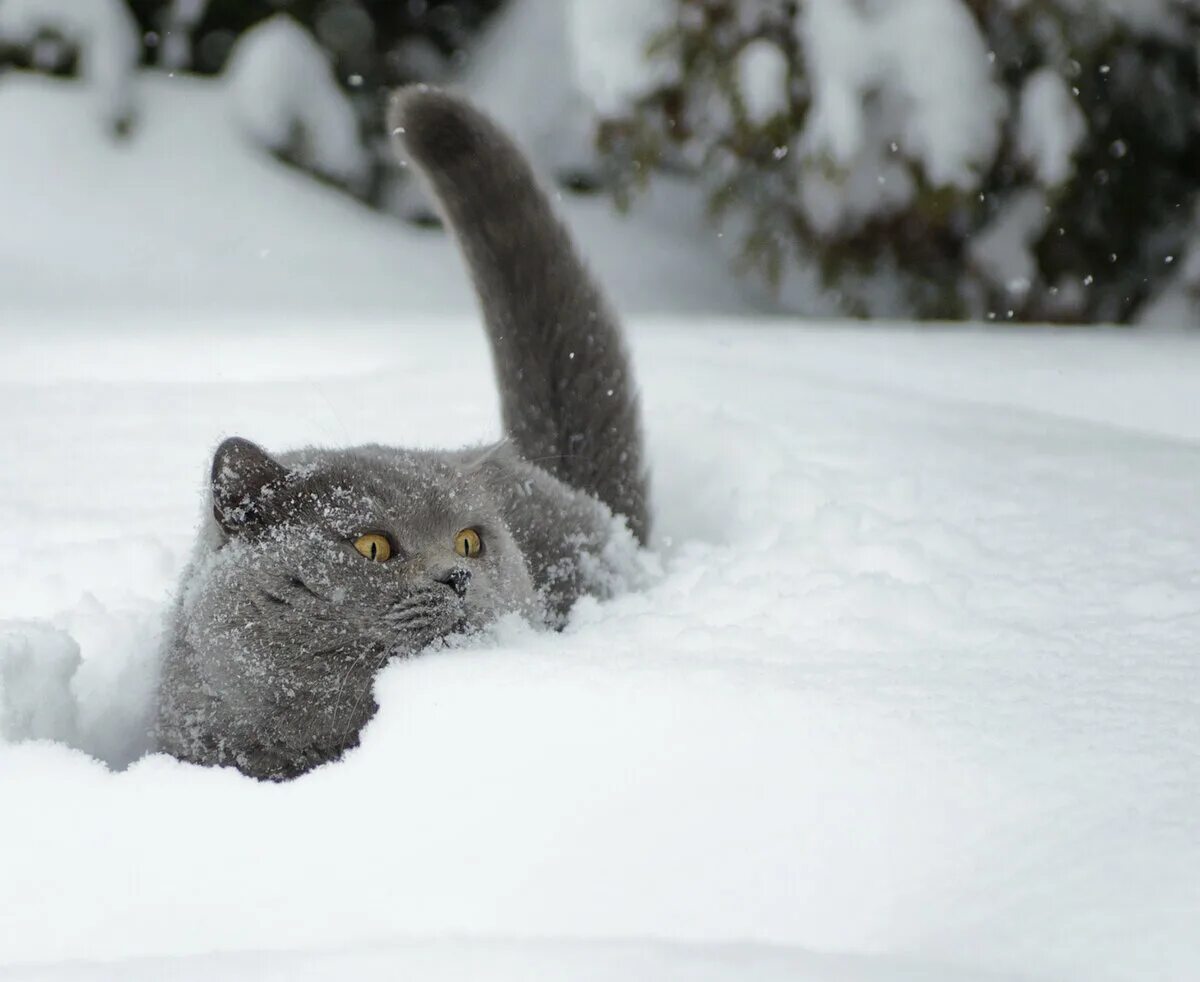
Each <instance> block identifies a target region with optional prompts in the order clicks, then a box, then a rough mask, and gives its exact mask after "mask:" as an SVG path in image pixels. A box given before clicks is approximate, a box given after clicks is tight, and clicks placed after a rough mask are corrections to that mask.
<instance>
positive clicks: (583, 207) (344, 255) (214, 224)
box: [0, 73, 746, 372]
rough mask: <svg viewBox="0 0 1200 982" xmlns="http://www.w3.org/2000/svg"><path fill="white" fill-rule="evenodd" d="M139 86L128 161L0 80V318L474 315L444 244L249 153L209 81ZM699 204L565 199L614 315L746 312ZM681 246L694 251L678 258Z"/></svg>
mask: <svg viewBox="0 0 1200 982" xmlns="http://www.w3.org/2000/svg"><path fill="white" fill-rule="evenodd" d="M137 83H138V98H139V100H140V101H141V103H142V105H143V114H142V115H143V123H144V125H143V126H142V127H141V128H140V130H139V132H138V138H137V152H136V153H122V152H120V149H118V148H113V147H110V146H107V145H105V144H103V143H101V142H99V141H97V140H96V139H95V136H94V133H93V132H92V131H91V129H90V128H89V127H88V125H87V123H88V120H89V118H90V117H89V112H88V103H87V100H86V98H85V97H84V93H82V92H81V91H80V90H79V88H78V87H77V86H75V85H72V84H70V83H68V82H60V81H58V80H55V79H48V78H44V77H39V76H34V75H30V74H27V73H10V74H9V75H7V76H6V77H5V78H4V79H3V80H2V81H0V124H2V125H3V127H4V129H3V132H4V133H5V136H6V139H11V140H12V145H13V146H16V147H21V148H22V152H21V153H19V154H18V153H12V154H0V189H2V190H3V192H4V198H3V204H4V215H5V221H6V222H7V227H9V228H19V229H20V230H21V236H20V237H17V236H0V310H2V311H4V312H5V313H6V314H8V313H11V312H12V311H17V310H21V309H32V310H34V311H37V310H43V309H45V308H47V307H49V308H52V309H56V310H59V309H62V307H63V306H64V305H66V306H69V307H72V308H74V309H77V310H79V311H93V312H94V311H96V310H120V311H125V310H126V309H127V308H128V307H129V306H130V303H131V302H136V304H137V307H138V316H139V317H141V318H144V317H145V316H146V315H145V311H147V310H150V311H157V312H161V313H163V314H164V315H169V316H172V317H174V318H176V319H184V320H196V319H203V317H204V316H206V313H207V312H210V311H213V310H227V309H229V308H231V307H232V308H233V309H236V310H239V311H246V310H253V311H258V312H259V313H261V314H263V315H265V316H268V317H270V318H271V320H272V322H273V323H275V324H277V325H280V327H281V329H282V325H283V324H284V323H285V319H284V318H282V317H280V316H279V312H280V311H294V310H302V311H306V312H307V313H308V314H309V315H312V314H313V312H314V311H316V312H321V311H324V312H327V313H329V314H333V313H335V312H337V311H339V310H344V309H345V308H346V307H347V306H349V305H353V306H355V307H356V309H359V310H370V311H374V312H375V313H376V315H379V316H383V315H388V316H391V315H392V314H394V312H395V311H397V310H400V311H404V310H428V309H438V310H440V311H442V312H444V313H446V314H449V315H453V316H467V315H470V314H471V313H472V312H473V311H474V309H475V305H474V300H473V298H472V296H471V292H470V290H469V288H468V287H469V283H468V281H467V277H466V275H465V273H464V272H463V271H462V269H461V264H460V263H459V261H458V258H457V255H456V253H455V250H454V245H453V243H452V242H451V241H450V240H449V238H448V237H447V236H444V235H440V234H437V233H431V232H422V231H416V230H412V229H409V228H407V227H405V226H404V225H403V224H402V223H399V222H397V221H395V220H394V219H390V218H388V217H387V216H383V215H379V214H376V213H374V212H371V211H369V210H367V209H366V208H364V207H362V206H360V205H358V204H356V203H355V202H354V201H351V200H348V199H347V196H346V195H345V194H341V193H338V192H336V191H334V190H332V189H329V188H325V187H322V186H320V185H319V184H317V183H316V182H314V181H313V180H312V179H311V178H309V177H307V176H305V175H303V174H298V173H292V172H291V171H289V170H287V169H283V168H280V167H279V166H278V164H276V163H275V162H274V161H272V160H270V159H269V158H266V157H265V156H264V155H262V154H259V153H256V152H254V149H255V148H254V145H251V144H249V143H248V142H247V141H246V140H245V139H243V137H242V134H241V132H240V131H239V130H238V128H237V127H236V126H235V125H233V124H232V122H231V120H230V119H229V114H228V112H227V109H228V102H227V99H226V97H225V92H224V90H223V88H222V87H221V86H220V85H219V84H214V83H212V82H209V81H205V80H202V79H196V78H189V77H185V76H176V77H174V78H168V77H166V76H163V75H158V74H155V73H143V74H142V75H140V76H139V77H138V79H137ZM49 121H57V125H49ZM48 175H49V176H51V177H52V178H53V179H52V180H48V179H47V177H48ZM97 187H104V188H105V189H106V191H107V193H105V194H96V193H95V188H97ZM696 194H697V192H695V191H692V190H691V189H685V188H682V187H680V186H678V185H673V184H671V183H669V182H664V183H661V184H659V185H656V186H655V187H654V189H653V190H652V193H651V195H650V196H649V197H648V198H647V199H646V200H645V201H644V208H643V209H641V210H642V211H643V219H644V220H639V221H637V222H636V223H635V222H631V221H629V220H627V219H625V218H623V217H621V216H618V215H615V214H614V213H613V210H612V208H611V207H610V205H609V203H608V202H607V201H603V200H600V199H599V198H596V197H591V198H573V197H570V196H564V198H563V200H562V202H561V204H562V206H563V208H564V209H565V210H566V211H567V214H568V216H569V218H570V219H571V222H572V224H573V225H574V226H575V227H576V229H578V230H579V232H580V233H581V234H586V235H587V237H588V240H589V241H591V242H599V243H600V244H601V248H599V249H597V250H596V255H595V256H594V257H590V258H593V260H594V262H593V265H594V268H595V269H596V271H597V272H598V273H599V274H600V276H601V277H602V278H603V280H604V282H606V283H609V284H612V285H613V287H614V292H615V294H616V296H617V299H618V301H619V304H620V306H621V308H622V309H623V310H626V311H629V312H632V313H643V314H646V313H648V314H661V313H664V312H666V311H668V310H669V311H674V312H679V311H685V312H691V313H697V314H698V313H702V312H713V313H733V312H735V311H739V310H743V309H745V307H746V301H745V300H744V298H743V297H742V293H741V287H740V285H739V284H738V283H737V282H736V280H735V279H734V278H733V276H732V275H731V274H730V273H729V271H728V268H727V266H726V263H725V259H724V257H723V255H722V254H721V251H720V249H719V247H718V245H719V244H718V240H717V238H716V236H715V234H713V233H712V232H711V231H710V230H708V229H707V228H706V227H705V226H704V224H703V220H702V218H701V217H700V213H701V211H702V206H701V205H700V204H698V202H697V200H696ZM214 201H216V202H218V204H217V205H216V206H214V204H213V202H214ZM114 228H120V229H121V247H120V248H119V249H114V248H113V242H112V230H113V229H114ZM314 228H319V229H320V230H321V232H322V234H321V235H314V234H313V230H314ZM181 230H186V235H182V234H180V233H181ZM681 240H689V241H692V242H693V243H694V245H693V247H692V249H691V250H688V251H681V250H679V248H678V243H679V242H680V241H681ZM635 243H636V248H634V247H633V246H634V244H635ZM47 255H54V257H55V261H54V265H53V268H51V267H50V266H49V265H48V264H47V263H45V262H44V261H43V257H44V256H47ZM97 257H103V260H104V261H103V262H98V261H97ZM397 257H400V258H399V259H398V258H397ZM648 257H650V261H652V263H653V266H654V269H655V271H656V272H655V276H653V277H647V276H646V275H645V266H646V262H647V258H648ZM64 281H67V282H70V284H71V289H70V291H68V292H67V294H66V295H64V291H63V289H62V283H63V282H64ZM134 357H136V353H135V354H134ZM230 370H231V371H236V370H238V368H237V366H230ZM2 371H3V366H2V365H0V372H2Z"/></svg>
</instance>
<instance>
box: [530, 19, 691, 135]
mask: <svg viewBox="0 0 1200 982" xmlns="http://www.w3.org/2000/svg"><path fill="white" fill-rule="evenodd" d="M517 2H525V3H528V2H529V0H517ZM563 6H565V7H566V8H567V18H568V19H567V28H568V37H569V39H570V50H571V55H572V59H573V72H574V76H575V84H576V85H577V86H578V87H579V89H580V90H581V91H582V92H583V94H584V95H585V96H586V97H587V98H588V100H589V102H590V103H591V105H592V106H593V107H594V109H595V112H597V113H599V114H600V115H617V114H619V113H620V112H622V111H623V110H624V109H626V108H627V107H628V104H629V101H630V100H631V99H634V98H636V97H638V96H640V95H641V94H643V93H645V92H648V91H650V90H651V89H653V88H655V87H657V86H658V85H661V84H663V83H664V82H665V81H666V79H667V75H666V72H667V71H668V69H666V68H664V67H663V65H662V63H661V62H659V61H655V60H653V59H648V58H646V57H645V55H646V50H647V48H648V47H649V45H650V42H651V41H652V39H653V38H654V37H655V35H657V34H658V33H660V32H661V31H663V30H664V29H665V28H667V27H668V26H670V24H671V21H672V17H673V14H674V9H673V7H674V5H673V3H672V2H671V0H608V2H606V3H603V4H598V3H595V2H594V0H568V2H567V3H566V4H564V5H563Z"/></svg>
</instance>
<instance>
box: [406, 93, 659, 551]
mask: <svg viewBox="0 0 1200 982" xmlns="http://www.w3.org/2000/svg"><path fill="white" fill-rule="evenodd" d="M389 123H390V126H391V128H392V132H393V134H394V135H395V136H396V137H397V139H398V141H399V144H400V153H401V155H402V157H406V158H407V159H408V160H410V161H412V162H414V163H416V164H417V166H418V167H419V169H420V171H421V173H422V174H423V176H424V178H425V179H426V181H427V182H428V183H429V185H430V187H431V188H432V189H433V192H434V196H435V197H436V199H437V202H438V205H439V207H440V208H441V211H442V213H443V215H444V217H445V219H446V221H447V224H448V225H449V227H450V228H451V229H452V230H453V232H454V234H455V236H456V238H457V239H458V243H459V247H460V249H461V250H462V253H463V256H464V257H465V259H466V262H467V265H468V267H469V268H470V271H471V277H472V279H473V280H474V283H475V290H476V293H477V294H478V297H479V304H480V306H481V308H482V310H483V316H484V319H485V321H486V323H487V329H488V337H489V339H490V342H491V347H492V358H493V363H494V365H495V369H496V378H497V381H498V383H499V387H500V403H501V412H502V416H503V421H504V428H505V431H506V432H507V434H508V436H509V438H510V439H511V440H512V441H513V443H514V444H515V445H516V447H517V449H518V450H520V452H521V453H522V455H523V456H524V457H525V458H526V459H527V460H530V461H532V462H535V463H537V464H539V465H541V466H542V467H544V468H545V469H546V470H548V471H549V472H550V473H552V474H554V475H555V476H556V477H558V478H559V479H560V480H562V481H564V482H566V483H567V484H569V485H571V486H573V487H576V488H579V489H581V490H584V491H587V492H589V493H591V494H593V495H595V496H596V497H597V498H599V499H600V500H601V501H603V502H604V503H605V504H607V505H608V506H609V507H610V508H611V509H612V510H613V511H614V512H616V513H617V514H619V515H623V516H625V518H626V519H627V520H628V522H629V525H630V528H631V529H632V530H633V532H634V533H635V534H636V535H637V536H638V538H639V539H640V540H641V541H643V542H644V541H645V540H646V537H647V534H648V531H649V515H648V508H647V479H646V473H645V470H644V465H643V448H642V434H641V413H640V410H639V408H638V394H637V389H636V386H635V384H634V379H633V374H632V372H631V369H630V363H629V357H628V355H627V354H626V351H625V344H624V341H623V339H622V336H621V328H620V324H619V322H618V320H617V317H616V315H615V314H614V313H613V311H612V309H611V308H610V307H609V305H608V302H607V301H606V300H605V298H604V295H603V293H602V292H601V291H600V288H599V287H598V286H597V285H596V283H595V281H594V280H593V279H592V277H591V275H590V274H589V273H588V271H587V270H586V269H585V268H584V265H583V263H582V262H581V261H580V259H579V256H578V254H577V253H576V251H575V247H574V245H573V244H572V242H571V239H570V236H569V235H568V233H567V230H566V228H564V227H563V224H562V222H561V221H559V219H558V218H557V217H556V216H555V214H554V211H553V209H552V208H551V206H550V202H549V201H548V199H547V197H546V195H545V193H544V192H543V191H542V189H541V188H540V187H539V185H538V182H537V180H536V178H535V177H534V175H533V172H532V171H531V169H530V167H529V164H528V163H527V162H526V160H525V158H524V157H523V156H522V154H521V152H520V151H519V150H518V149H517V148H516V146H515V145H514V144H513V143H512V141H511V140H509V138H508V137H507V136H505V135H504V133H502V132H501V131H500V129H499V128H498V127H497V126H496V125H495V124H494V123H493V122H492V121H491V120H489V119H488V118H487V117H486V116H484V115H483V114H482V113H481V112H479V111H478V110H476V109H475V108H473V107H472V106H471V105H469V104H468V103H466V102H464V101H463V100H461V99H459V98H456V97H454V96H451V95H449V94H447V93H445V92H440V91H437V90H434V89H430V88H428V87H425V86H413V87H409V88H405V89H401V90H400V91H399V92H398V93H397V94H396V96H395V98H394V99H393V102H392V106H391V111H390V114H389Z"/></svg>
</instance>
